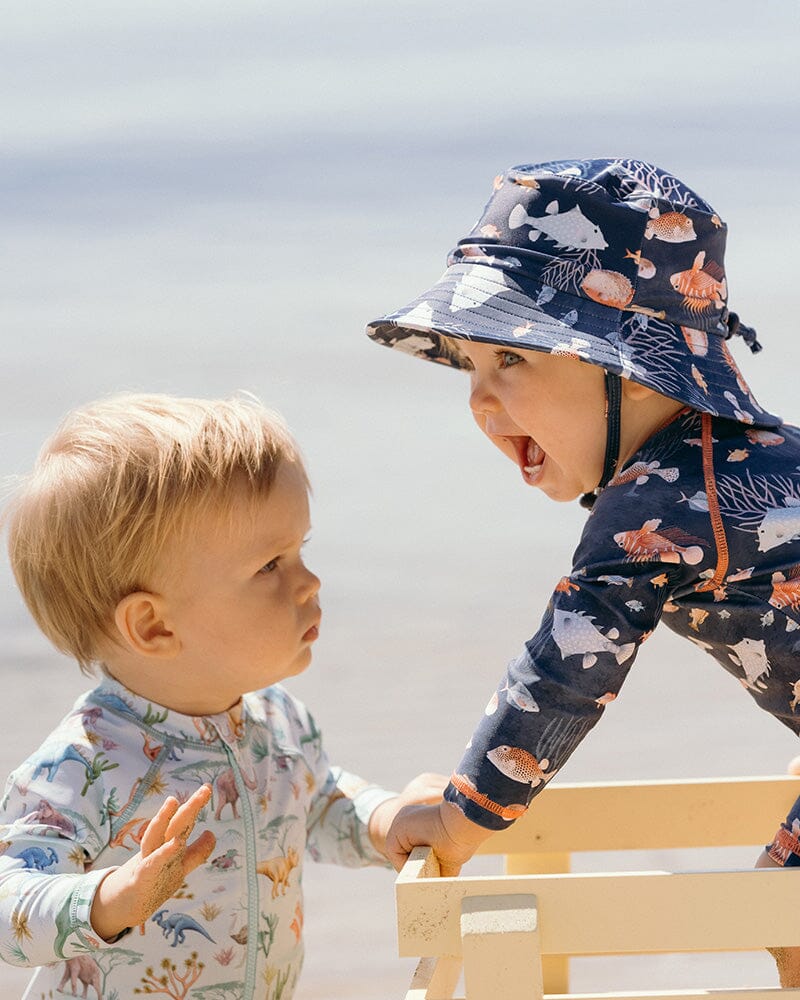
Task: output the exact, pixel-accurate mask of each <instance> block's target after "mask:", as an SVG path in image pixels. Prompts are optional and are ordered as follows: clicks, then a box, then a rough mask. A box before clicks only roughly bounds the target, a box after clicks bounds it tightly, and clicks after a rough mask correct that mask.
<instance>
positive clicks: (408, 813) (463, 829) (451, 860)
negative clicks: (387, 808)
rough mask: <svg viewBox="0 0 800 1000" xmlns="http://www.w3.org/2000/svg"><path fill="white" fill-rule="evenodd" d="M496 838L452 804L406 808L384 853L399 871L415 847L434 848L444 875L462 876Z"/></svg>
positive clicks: (399, 815) (393, 826)
mask: <svg viewBox="0 0 800 1000" xmlns="http://www.w3.org/2000/svg"><path fill="white" fill-rule="evenodd" d="M491 835H492V831H491V830H486V829H484V828H483V827H482V826H478V824H477V823H473V822H472V821H471V820H468V819H467V818H466V816H465V815H464V814H463V813H462V812H461V810H460V809H458V808H457V807H456V806H454V805H453V804H452V803H450V802H445V801H444V800H442V801H440V802H439V803H438V805H432V806H414V805H409V806H405V807H404V808H403V809H400V810H399V811H398V813H397V815H396V816H395V819H394V822H393V823H392V825H391V828H390V829H389V833H388V834H387V837H386V848H385V851H384V853H385V854H386V856H387V858H388V859H389V860H390V861H391V862H392V864H393V865H394V867H395V868H396V869H397V871H400V869H401V868H402V867H403V865H404V864H405V863H406V861H407V860H408V856H409V854H410V853H411V851H412V849H413V848H414V847H432V848H433V850H434V852H435V853H436V857H437V858H438V859H439V866H440V869H441V873H442V875H443V876H452V875H458V873H459V872H460V871H461V866H462V865H463V864H464V863H465V862H466V861H469V859H470V858H471V857H472V855H473V854H474V853H475V851H476V850H477V849H478V847H479V846H480V845H481V844H482V843H483V841H484V840H486V839H487V838H488V837H490V836H491Z"/></svg>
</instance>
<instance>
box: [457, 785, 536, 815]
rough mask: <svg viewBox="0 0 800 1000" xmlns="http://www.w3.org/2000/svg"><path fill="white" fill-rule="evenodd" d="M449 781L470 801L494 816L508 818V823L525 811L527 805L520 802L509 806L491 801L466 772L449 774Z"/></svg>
mask: <svg viewBox="0 0 800 1000" xmlns="http://www.w3.org/2000/svg"><path fill="white" fill-rule="evenodd" d="M450 783H451V784H452V786H453V788H455V789H457V790H458V791H459V792H461V794H462V795H464V796H466V798H468V799H469V800H470V801H471V802H476V803H477V804H478V805H479V806H482V807H483V808H484V809H486V810H487V811H488V812H491V813H494V814H495V816H499V817H500V818H501V819H505V820H508V822H509V823H510V822H511V821H512V820H515V819H519V818H520V816H522V814H523V813H524V812H527V809H528V807H527V806H526V805H522V804H521V803H520V804H516V803H512V804H511V805H509V806H501V805H500V804H499V803H497V802H493V801H492V800H491V799H490V798H489V796H488V795H484V794H483V792H479V791H478V789H477V788H476V787H475V785H474V784H473V783H472V782H471V781H470V780H469V778H468V777H467V776H466V774H453V775H451V776H450Z"/></svg>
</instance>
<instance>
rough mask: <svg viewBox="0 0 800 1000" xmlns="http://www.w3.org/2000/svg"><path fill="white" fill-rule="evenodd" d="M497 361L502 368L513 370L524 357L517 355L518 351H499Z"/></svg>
mask: <svg viewBox="0 0 800 1000" xmlns="http://www.w3.org/2000/svg"><path fill="white" fill-rule="evenodd" d="M497 360H498V362H499V363H500V367H501V368H512V367H513V366H514V365H518V364H519V363H520V361H522V355H520V354H517V353H516V351H498V352H497Z"/></svg>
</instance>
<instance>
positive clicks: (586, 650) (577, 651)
mask: <svg viewBox="0 0 800 1000" xmlns="http://www.w3.org/2000/svg"><path fill="white" fill-rule="evenodd" d="M593 621H594V617H593V616H592V615H587V614H586V613H585V612H583V611H561V610H557V611H555V613H554V622H553V641H554V642H555V644H556V645H557V646H558V648H559V650H560V651H561V659H562V660H566V658H567V657H568V656H580V655H582V656H583V660H582V664H581V665H582V666H583V669H584V670H588V669H589V667H593V666H594V665H595V663H597V657H596V656H595V655H594V654H595V653H599V652H604V653H613V655H614V656H615V657H616V660H617V663H624V662H625V661H626V660H627V659H629V658H630V657H631V656H632V655H633V653H634V650H635V649H636V643H634V642H628V643H625V644H624V645H622V646H619V645H617V643H616V642H614V641H613V640H614V639H618V638H619V632H618V631H617V629H615V628H612V629H609V630H608V632H607V634H606V635H603V633H602V632H601V631H600V630H599V629H598V628H596V627H595V626H594V625H592V622H593Z"/></svg>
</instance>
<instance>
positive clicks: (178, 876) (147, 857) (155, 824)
mask: <svg viewBox="0 0 800 1000" xmlns="http://www.w3.org/2000/svg"><path fill="white" fill-rule="evenodd" d="M210 798H211V788H210V787H209V786H208V785H203V786H202V787H200V788H198V790H197V791H196V792H195V793H194V795H192V797H191V798H190V799H188V800H187V801H186V802H185V803H184V804H183V805H179V804H178V800H177V799H175V798H173V797H172V796H170V797H169V798H168V799H167V800H166V801H165V802H164V804H163V805H162V806H161V808H160V809H159V810H158V812H157V813H156V814H155V816H154V817H153V818H152V820H151V821H150V823H149V825H148V827H147V829H146V830H145V833H144V836H143V837H142V842H141V847H140V850H139V853H138V854H135V855H134V856H133V857H132V858H130V859H129V860H128V861H126V862H125V864H124V865H121V866H120V867H119V868H115V869H113V870H112V871H110V872H109V873H108V874H107V875H106V876H105V878H104V879H103V881H102V882H101V883H100V885H99V886H98V889H97V892H96V893H95V897H94V902H93V903H92V909H91V918H90V920H91V925H92V928H93V929H94V931H95V933H96V934H98V935H99V936H100V937H101V938H103V939H104V940H106V941H110V940H111V939H112V938H115V937H116V936H117V935H118V934H120V933H121V932H122V931H124V930H126V929H127V928H128V927H134V926H136V925H137V924H143V923H144V922H145V921H146V920H147V919H148V917H150V916H152V914H153V913H155V912H156V910H157V909H158V908H159V907H160V906H161V905H162V903H164V902H166V901H167V900H168V899H169V898H170V897H171V896H172V895H174V894H175V893H176V892H177V891H178V889H180V887H181V885H182V884H183V882H184V881H185V880H186V877H187V876H188V875H189V873H190V872H192V871H194V869H195V868H197V867H199V866H200V865H202V864H203V863H204V862H206V861H207V860H208V859H209V857H210V856H211V852H212V851H213V850H214V845H215V843H216V839H215V837H214V834H213V833H211V832H210V831H209V830H205V831H204V832H203V833H201V834H200V835H199V836H198V837H196V838H195V839H194V840H193V841H192V842H191V843H189V842H188V840H189V835H190V834H191V832H192V829H193V828H194V824H195V822H196V820H197V815H198V813H199V812H200V810H201V809H202V808H203V806H205V805H206V804H207V803H208V801H209V799H210Z"/></svg>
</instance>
